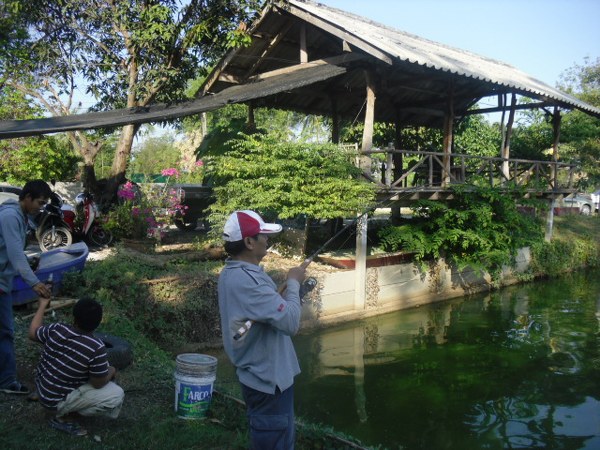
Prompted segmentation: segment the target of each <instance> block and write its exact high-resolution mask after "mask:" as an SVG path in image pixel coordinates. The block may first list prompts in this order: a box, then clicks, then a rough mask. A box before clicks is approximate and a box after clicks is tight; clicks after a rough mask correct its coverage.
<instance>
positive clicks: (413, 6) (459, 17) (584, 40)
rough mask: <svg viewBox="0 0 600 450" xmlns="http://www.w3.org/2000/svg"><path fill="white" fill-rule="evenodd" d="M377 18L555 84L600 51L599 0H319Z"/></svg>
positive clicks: (399, 28)
mask: <svg viewBox="0 0 600 450" xmlns="http://www.w3.org/2000/svg"><path fill="white" fill-rule="evenodd" d="M318 1H319V3H322V4H325V5H327V6H331V7H334V8H338V9H342V10H344V11H348V12H351V13H354V14H358V15H360V16H363V17H366V18H368V19H370V20H373V21H375V22H379V23H382V24H384V25H387V26H390V27H393V28H396V29H398V30H401V31H406V32H409V33H413V34H416V35H418V36H420V37H424V38H427V39H430V40H433V41H437V42H440V43H443V44H446V45H450V46H453V47H458V48H460V49H463V50H469V51H471V52H474V53H477V54H479V55H481V56H487V57H489V58H494V59H498V60H500V61H502V62H505V63H508V64H510V65H512V66H514V67H516V68H518V69H521V70H522V71H523V72H525V73H527V74H529V75H533V76H534V77H536V78H538V79H540V80H541V81H543V82H545V83H546V84H549V85H550V86H555V85H556V82H557V81H558V80H559V75H560V74H561V73H562V72H563V71H565V70H566V69H568V68H570V67H572V66H573V65H574V64H575V63H577V64H582V63H583V61H584V57H586V56H587V57H590V58H591V59H592V60H595V59H596V58H597V57H599V56H600V0H318Z"/></svg>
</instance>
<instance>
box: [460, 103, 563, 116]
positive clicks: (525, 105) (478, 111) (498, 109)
mask: <svg viewBox="0 0 600 450" xmlns="http://www.w3.org/2000/svg"><path fill="white" fill-rule="evenodd" d="M547 106H552V103H548V102H540V103H522V104H520V105H516V106H515V110H516V111H520V110H522V109H537V108H545V107H547ZM502 111H504V106H497V107H494V108H481V109H471V110H469V111H466V112H465V113H464V114H463V115H464V116H472V115H473V114H489V113H497V112H502Z"/></svg>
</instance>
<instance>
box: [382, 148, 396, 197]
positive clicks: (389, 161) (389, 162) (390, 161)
mask: <svg viewBox="0 0 600 450" xmlns="http://www.w3.org/2000/svg"><path fill="white" fill-rule="evenodd" d="M393 151H394V143H393V142H390V143H389V145H388V151H387V153H386V155H385V156H386V158H385V181H384V183H385V185H386V186H387V187H388V188H389V187H390V186H391V185H392V174H393V170H392V169H393V165H394V153H393Z"/></svg>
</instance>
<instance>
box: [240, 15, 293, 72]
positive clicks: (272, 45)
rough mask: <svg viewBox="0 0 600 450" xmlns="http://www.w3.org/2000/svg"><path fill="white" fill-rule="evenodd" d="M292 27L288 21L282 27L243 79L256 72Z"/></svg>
mask: <svg viewBox="0 0 600 450" xmlns="http://www.w3.org/2000/svg"><path fill="white" fill-rule="evenodd" d="M292 25H293V23H292V22H291V21H288V23H287V24H286V26H285V27H283V28H282V29H281V30H280V31H279V33H277V35H276V36H275V37H274V38H273V39H271V40H270V41H269V43H268V44H267V46H266V48H265V49H264V50H263V51H262V53H261V54H260V56H259V57H258V59H257V60H256V61H255V62H254V64H252V67H250V69H248V71H247V72H246V74H245V75H244V77H243V78H244V79H247V78H248V77H250V75H252V74H253V73H254V72H255V71H256V68H257V67H258V66H259V65H260V63H261V62H263V61H264V60H265V58H266V57H267V56H269V54H270V53H271V52H272V51H273V49H274V48H275V47H276V46H277V44H279V42H281V40H282V39H283V38H284V37H285V35H286V34H287V32H288V31H289V30H290V28H291V27H292Z"/></svg>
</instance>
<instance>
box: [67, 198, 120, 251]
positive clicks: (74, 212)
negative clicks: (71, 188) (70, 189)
mask: <svg viewBox="0 0 600 450" xmlns="http://www.w3.org/2000/svg"><path fill="white" fill-rule="evenodd" d="M75 203H76V205H77V206H76V207H75V208H73V207H72V206H70V205H66V204H63V206H62V208H61V209H62V213H63V216H64V220H65V222H66V223H67V225H68V227H69V229H70V231H71V233H72V234H73V235H74V236H75V237H77V238H78V239H80V240H81V239H82V240H84V241H86V242H87V243H89V244H92V245H96V246H99V247H104V246H106V245H109V244H110V243H111V242H112V241H113V235H112V233H111V232H110V231H108V230H105V229H104V228H103V227H102V224H101V222H100V210H99V208H98V205H97V204H96V202H95V201H94V197H93V196H92V194H90V193H89V192H81V193H80V194H77V196H76V197H75Z"/></svg>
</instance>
